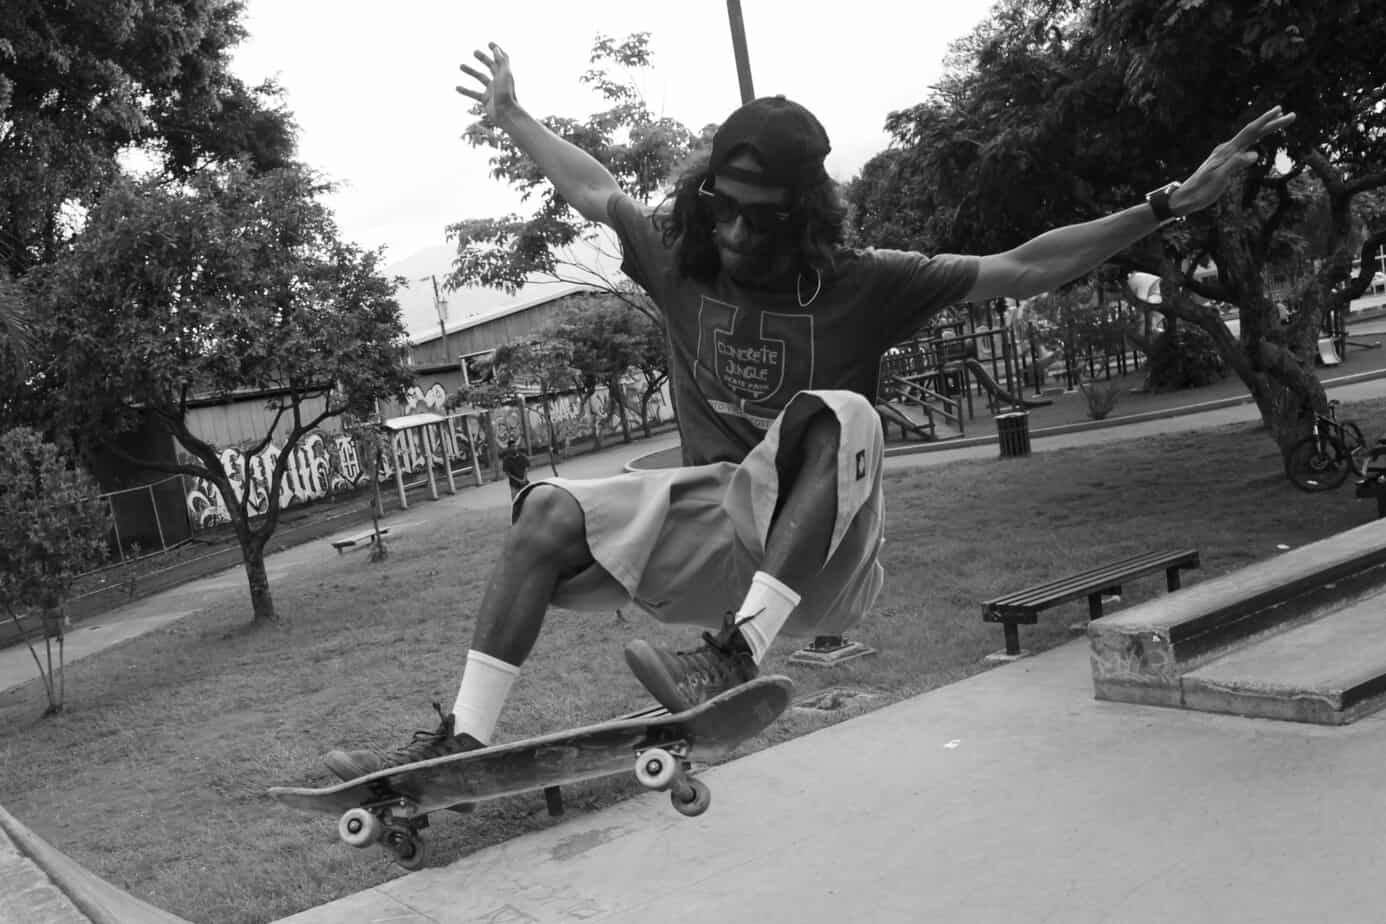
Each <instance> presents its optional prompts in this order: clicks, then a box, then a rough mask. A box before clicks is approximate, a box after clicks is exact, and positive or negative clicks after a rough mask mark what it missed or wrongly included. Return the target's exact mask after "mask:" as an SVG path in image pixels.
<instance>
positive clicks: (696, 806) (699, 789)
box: [669, 779, 712, 818]
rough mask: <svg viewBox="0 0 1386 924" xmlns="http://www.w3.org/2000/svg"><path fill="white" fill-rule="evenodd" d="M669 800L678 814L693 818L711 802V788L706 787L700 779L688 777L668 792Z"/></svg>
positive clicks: (704, 810)
mask: <svg viewBox="0 0 1386 924" xmlns="http://www.w3.org/2000/svg"><path fill="white" fill-rule="evenodd" d="M669 801H670V802H672V803H673V804H674V808H675V809H677V810H678V812H679V814H680V815H687V816H688V817H689V818H694V817H696V816H698V815H701V814H702V813H703V812H706V811H707V807H708V806H709V805H711V804H712V790H710V789H708V788H707V784H706V783H704V782H703V781H702V780H699V779H689V780H686V781H684V784H683V785H682V786H679V787H676V788H675V789H674V791H673V792H671V793H669Z"/></svg>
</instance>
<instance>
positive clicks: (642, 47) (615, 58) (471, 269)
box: [447, 32, 709, 319]
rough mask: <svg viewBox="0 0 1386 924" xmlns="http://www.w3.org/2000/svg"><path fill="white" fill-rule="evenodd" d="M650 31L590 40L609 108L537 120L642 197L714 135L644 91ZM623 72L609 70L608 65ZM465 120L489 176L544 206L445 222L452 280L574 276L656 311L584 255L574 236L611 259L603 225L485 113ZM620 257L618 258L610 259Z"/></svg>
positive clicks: (474, 282) (514, 281)
mask: <svg viewBox="0 0 1386 924" xmlns="http://www.w3.org/2000/svg"><path fill="white" fill-rule="evenodd" d="M649 39H650V36H649V33H647V32H636V33H633V34H631V35H629V36H627V37H626V38H625V39H623V40H621V41H616V40H614V39H612V38H610V37H608V36H604V35H600V34H599V35H598V36H597V38H596V40H595V41H594V42H593V45H592V54H591V59H590V60H591V63H592V65H593V67H592V68H591V69H590V70H588V71H587V72H586V73H585V74H583V75H582V76H581V77H580V78H579V79H580V81H581V82H582V83H584V84H586V85H587V86H590V87H593V88H594V89H596V91H597V92H598V93H599V94H600V95H601V97H602V98H603V99H604V100H605V102H606V103H607V105H608V108H606V109H604V110H601V111H599V112H596V113H593V114H592V115H590V116H588V117H587V118H586V119H585V120H582V121H578V120H576V119H571V118H565V117H560V116H550V117H548V118H545V119H542V120H541V121H542V122H543V123H544V125H546V126H547V127H548V128H550V129H551V130H553V131H554V132H555V133H556V134H557V135H559V136H560V137H562V138H564V139H566V140H568V141H570V142H572V143H573V144H575V145H577V146H578V147H580V148H582V149H583V150H584V151H586V152H587V153H589V154H591V155H592V156H593V157H595V158H596V159H597V160H598V161H600V162H601V163H602V164H603V165H604V166H605V167H606V168H607V169H608V170H610V171H611V174H612V175H613V176H614V177H616V180H617V181H618V182H619V183H620V184H621V188H622V189H624V190H625V191H626V192H628V193H629V194H630V195H632V196H634V197H635V198H636V199H638V200H640V201H642V202H646V203H649V202H652V201H653V200H654V199H655V198H656V197H658V196H661V195H662V194H663V192H664V190H665V189H666V188H667V187H668V185H669V181H670V178H671V176H672V174H673V173H674V171H675V169H676V167H677V165H678V164H680V163H681V162H682V161H684V160H685V159H686V158H687V157H688V156H689V155H690V154H691V153H692V152H693V151H694V150H695V149H696V148H697V147H698V146H699V145H700V144H704V143H708V140H709V136H707V133H704V135H703V136H695V135H694V134H693V133H692V132H691V131H690V130H689V129H688V128H687V127H685V126H684V125H683V124H681V123H680V122H678V121H676V120H674V119H670V118H667V117H664V116H660V115H657V114H656V113H655V112H654V111H653V110H652V109H651V108H650V106H649V104H648V103H647V102H646V100H645V99H644V96H643V94H642V93H641V90H640V88H639V86H638V84H637V82H636V78H637V76H638V75H639V74H641V73H642V72H645V71H647V70H648V69H649V68H650V66H651V61H652V59H653V54H652V52H651V50H650V41H649ZM612 67H619V68H622V69H624V70H625V71H626V75H625V79H624V80H618V79H617V78H615V77H613V76H612V74H611V73H610V71H609V70H608V69H609V68H612ZM474 112H475V113H476V114H477V115H481V116H482V118H481V120H480V121H478V122H475V123H473V124H472V125H470V126H468V128H467V130H466V134H465V137H466V139H467V142H468V143H469V144H471V145H472V146H473V147H485V148H490V149H492V150H494V151H495V152H496V154H495V156H494V157H492V158H491V175H492V176H493V177H495V178H496V179H503V180H508V181H509V182H510V184H511V185H512V186H514V187H515V188H516V189H518V190H519V191H520V193H521V195H522V196H523V197H524V199H526V200H529V199H530V198H531V197H533V196H534V195H535V194H536V193H537V194H538V196H539V207H538V209H537V210H536V211H535V212H534V213H533V214H532V215H530V216H529V217H527V218H525V217H521V216H518V215H507V216H505V217H502V218H482V219H467V220H463V221H459V222H456V223H455V224H452V225H449V226H448V229H447V233H448V237H449V239H450V240H453V241H455V242H456V243H457V257H456V259H455V260H454V262H453V271H452V273H451V274H450V275H449V276H448V280H447V284H448V287H449V288H453V289H456V288H461V287H462V286H487V287H491V288H498V289H504V290H506V291H511V292H513V291H514V290H515V289H518V288H519V287H520V286H523V285H525V284H526V283H527V282H529V281H531V280H533V279H536V278H538V279H547V280H550V281H554V282H568V283H577V284H581V285H583V286H587V287H590V288H595V289H598V290H601V291H605V292H608V293H610V294H612V295H615V296H616V297H618V298H620V299H621V300H622V301H623V302H625V303H626V304H627V305H629V306H631V307H633V308H635V309H636V310H638V311H640V312H642V313H643V314H645V315H646V316H648V317H650V318H652V319H653V318H656V317H657V315H656V312H655V309H654V305H653V303H652V302H651V301H650V300H649V298H648V296H647V295H645V293H644V292H643V291H641V290H640V289H639V288H638V287H636V286H633V285H632V284H631V283H630V282H629V281H628V280H625V279H623V278H615V277H611V276H609V275H607V274H606V273H604V272H603V271H602V269H601V267H599V266H596V265H593V263H592V262H591V261H588V262H578V261H577V260H576V259H575V258H574V255H573V254H574V250H573V245H574V244H575V243H577V242H579V241H582V242H585V243H586V245H587V246H588V247H590V248H593V249H595V250H596V251H597V252H598V253H602V254H605V255H606V256H607V257H608V258H612V257H613V255H614V254H615V253H616V248H615V246H614V242H613V241H612V239H611V237H610V235H609V233H608V232H606V231H605V229H603V228H601V226H599V225H597V224H594V223H592V222H587V221H584V220H583V219H582V217H581V216H579V215H578V214H577V213H576V212H574V211H573V210H572V209H571V208H570V207H569V206H568V203H567V202H565V201H564V200H563V198H562V197H561V196H560V195H558V193H557V192H556V191H555V190H554V189H553V187H552V186H551V185H550V184H549V182H548V180H547V179H546V178H545V177H544V176H543V174H542V173H540V172H539V168H538V166H537V165H536V164H535V163H534V162H533V161H532V160H530V159H529V157H527V156H526V155H525V154H524V153H523V152H521V151H520V150H519V149H518V148H516V147H515V145H514V144H513V143H512V142H511V140H510V138H509V136H507V135H506V134H505V132H503V131H501V130H500V129H499V128H497V127H496V126H495V125H493V124H491V123H490V121H489V120H488V119H486V118H485V117H484V115H483V114H482V112H481V110H480V108H477V109H475V110H474ZM613 262H614V260H613Z"/></svg>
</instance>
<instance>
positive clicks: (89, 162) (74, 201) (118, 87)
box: [0, 0, 294, 445]
mask: <svg viewBox="0 0 1386 924" xmlns="http://www.w3.org/2000/svg"><path fill="white" fill-rule="evenodd" d="M242 15H243V5H242V3H240V2H238V0H218V2H214V3H208V2H205V0H157V2H149V0H65V2H63V3H51V2H46V0H7V2H6V3H4V4H0V286H4V285H5V284H6V283H5V281H6V280H9V281H18V280H21V279H22V278H23V277H24V276H25V274H27V273H28V272H29V271H30V270H31V269H32V268H34V267H36V266H40V265H43V264H45V263H48V262H50V261H52V260H54V259H56V258H57V257H58V256H59V255H60V254H61V253H62V251H63V249H64V247H65V246H66V245H67V243H68V242H69V241H71V239H72V238H73V236H74V235H75V234H76V233H77V232H78V231H79V230H80V228H81V226H82V222H83V220H84V218H85V216H86V214H87V212H88V211H89V210H90V209H91V208H92V207H94V205H95V204H96V203H97V202H98V201H99V200H100V198H101V196H102V195H103V194H104V193H105V190H106V189H107V188H109V186H110V185H111V184H112V183H114V182H117V181H119V179H120V178H121V177H122V176H123V175H125V174H126V173H127V172H128V171H129V170H132V169H136V166H137V167H138V169H139V170H141V171H143V172H145V173H147V174H149V175H150V176H155V177H161V178H163V179H164V180H166V181H169V182H177V181H179V180H181V179H183V178H186V177H188V176H190V175H191V174H193V173H195V172H197V171H199V170H202V169H206V168H208V167H210V166H216V165H225V164H229V163H232V162H235V161H237V160H244V161H245V162H246V163H247V165H248V166H249V167H250V169H252V170H256V171H264V170H270V169H274V168H276V167H280V166H284V165H285V164H287V163H288V162H289V158H290V157H291V155H292V153H293V147H294V137H293V133H294V126H293V124H292V122H291V120H290V117H289V115H288V113H287V112H286V111H285V110H284V108H283V107H282V104H281V92H280V90H279V89H278V87H276V86H275V85H274V84H273V83H271V82H265V83H263V84H261V85H259V86H254V87H252V86H248V85H246V84H245V83H243V82H242V81H240V80H239V79H237V78H236V77H235V76H233V75H232V73H231V70H230V62H231V50H232V49H233V48H234V47H235V46H236V45H237V44H238V43H239V42H240V41H241V40H242V39H243V38H244V37H245V30H244V28H243V27H242V26H241V24H240V20H241V17H242ZM12 294H13V296H14V297H13V298H6V297H5V294H4V293H2V292H0V326H3V324H4V322H5V320H6V319H7V318H12V317H15V316H20V317H25V316H32V314H33V306H32V305H29V304H28V303H27V301H26V299H27V291H26V290H24V289H22V288H16V289H14V290H13V293H12ZM6 303H8V304H6ZM16 343H17V341H16V340H14V339H13V338H10V339H8V347H9V348H10V349H7V347H6V338H5V336H4V335H3V334H2V333H0V429H3V428H5V427H9V426H17V425H20V424H28V425H30V426H33V427H35V428H36V429H38V430H40V431H41V432H44V433H45V434H46V436H47V437H48V438H50V439H55V440H57V441H58V442H59V443H60V444H62V445H67V444H68V442H69V440H68V439H67V435H66V434H61V433H57V432H54V431H53V430H52V427H51V422H52V421H53V420H54V419H56V414H55V408H54V403H55V402H54V398H53V395H52V388H53V387H54V386H53V383H52V382H51V380H50V379H48V378H46V377H45V376H44V375H43V374H42V369H43V367H44V366H45V364H46V360H45V357H43V356H42V355H41V353H40V350H41V344H39V343H33V344H29V346H30V349H29V351H28V352H27V353H26V354H24V355H21V356H20V357H19V358H18V359H15V358H13V357H11V356H7V355H5V354H6V353H7V352H10V351H11V350H12V348H13V347H14V346H15V345H16ZM24 360H27V362H23V361H24Z"/></svg>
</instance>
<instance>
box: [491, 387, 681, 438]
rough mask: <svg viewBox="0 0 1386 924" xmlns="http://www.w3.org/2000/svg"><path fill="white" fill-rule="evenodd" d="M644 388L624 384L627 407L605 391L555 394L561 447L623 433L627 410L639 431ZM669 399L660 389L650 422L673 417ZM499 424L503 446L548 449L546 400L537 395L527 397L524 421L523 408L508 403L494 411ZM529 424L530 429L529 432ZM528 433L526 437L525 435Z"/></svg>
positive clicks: (551, 407)
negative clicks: (583, 396)
mask: <svg viewBox="0 0 1386 924" xmlns="http://www.w3.org/2000/svg"><path fill="white" fill-rule="evenodd" d="M640 395H641V389H640V388H639V387H637V386H636V385H634V384H632V383H629V382H627V383H625V390H624V395H623V401H624V405H625V406H624V407H620V406H618V405H617V404H616V402H615V401H612V400H611V395H610V394H609V393H607V392H606V391H601V392H598V393H597V394H595V395H593V396H592V397H590V398H588V399H587V401H586V402H584V401H582V400H581V399H580V398H579V397H578V395H577V394H576V393H571V392H570V393H568V394H562V395H555V396H553V397H551V398H549V414H550V416H551V418H552V420H553V429H554V436H555V437H556V439H557V441H558V444H559V446H560V447H566V445H567V444H569V443H572V442H574V441H577V440H583V439H590V438H592V437H593V436H594V435H596V436H600V437H601V439H602V440H607V439H609V438H611V437H613V436H620V435H621V433H622V427H621V415H622V412H623V411H624V414H625V417H626V424H627V425H628V426H629V427H630V430H631V432H632V433H639V432H640V411H639V408H640ZM668 408H669V406H668V402H667V391H666V390H665V389H660V390H659V391H658V392H656V393H655V394H654V396H653V397H652V398H651V399H650V403H649V406H648V407H647V409H646V414H647V416H648V417H649V421H650V424H651V425H654V424H657V423H660V422H662V421H665V420H668V419H670V418H671V417H672V414H671V413H670V412H669V409H668ZM491 416H492V419H493V420H494V421H495V425H496V439H497V441H498V442H499V443H500V444H501V445H502V446H504V445H505V444H506V442H507V441H508V440H510V439H514V440H515V442H516V443H517V444H518V445H522V446H523V445H528V446H530V447H531V448H537V449H545V448H547V447H548V443H549V434H548V430H547V428H546V425H545V422H544V403H543V401H541V400H540V399H539V398H538V397H529V398H526V399H525V410H524V420H523V422H522V420H521V416H520V409H519V407H517V406H513V405H508V406H506V407H500V408H496V409H495V410H493V411H492V412H491ZM526 427H527V428H528V429H527V431H526ZM526 435H527V438H526Z"/></svg>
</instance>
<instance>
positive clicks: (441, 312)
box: [419, 275, 448, 362]
mask: <svg viewBox="0 0 1386 924" xmlns="http://www.w3.org/2000/svg"><path fill="white" fill-rule="evenodd" d="M419 282H432V283H433V310H434V311H436V312H437V313H438V332H439V333H440V334H442V335H443V362H447V359H448V300H447V299H445V298H443V296H442V294H441V293H440V292H439V291H438V277H437V276H433V275H429V276H422V277H420V278H419Z"/></svg>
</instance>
